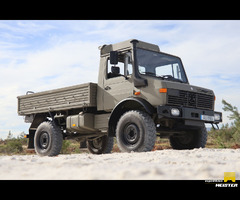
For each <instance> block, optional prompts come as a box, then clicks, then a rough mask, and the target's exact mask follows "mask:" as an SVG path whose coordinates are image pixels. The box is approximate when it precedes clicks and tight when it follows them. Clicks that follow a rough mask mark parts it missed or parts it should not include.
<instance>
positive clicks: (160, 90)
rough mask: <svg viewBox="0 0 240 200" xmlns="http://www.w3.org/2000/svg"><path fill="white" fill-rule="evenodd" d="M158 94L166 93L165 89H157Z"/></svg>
mask: <svg viewBox="0 0 240 200" xmlns="http://www.w3.org/2000/svg"><path fill="white" fill-rule="evenodd" d="M159 92H160V93H167V88H160V89H159Z"/></svg>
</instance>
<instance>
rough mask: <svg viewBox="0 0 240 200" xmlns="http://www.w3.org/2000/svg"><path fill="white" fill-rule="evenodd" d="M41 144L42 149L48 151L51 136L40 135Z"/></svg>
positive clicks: (46, 134)
mask: <svg viewBox="0 0 240 200" xmlns="http://www.w3.org/2000/svg"><path fill="white" fill-rule="evenodd" d="M39 143H40V147H41V148H42V149H47V147H48V145H49V135H48V133H47V132H42V134H41V135H40V140H39Z"/></svg>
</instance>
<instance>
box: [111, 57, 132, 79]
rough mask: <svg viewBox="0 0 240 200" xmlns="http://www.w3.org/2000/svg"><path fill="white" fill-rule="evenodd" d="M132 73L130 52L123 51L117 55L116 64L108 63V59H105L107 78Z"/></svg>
mask: <svg viewBox="0 0 240 200" xmlns="http://www.w3.org/2000/svg"><path fill="white" fill-rule="evenodd" d="M131 74H132V62H131V54H130V53H124V54H119V55H118V64H116V65H113V64H110V59H109V58H108V61H107V78H108V79H109V78H116V77H119V76H130V75H131Z"/></svg>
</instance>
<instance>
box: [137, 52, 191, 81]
mask: <svg viewBox="0 0 240 200" xmlns="http://www.w3.org/2000/svg"><path fill="white" fill-rule="evenodd" d="M137 61H138V70H139V73H140V74H144V75H149V76H154V77H157V78H161V79H166V80H168V81H177V82H182V83H186V82H187V78H186V75H185V72H184V70H183V67H182V62H181V60H180V59H179V58H178V57H175V56H171V55H168V54H165V53H159V52H154V51H148V50H145V49H137Z"/></svg>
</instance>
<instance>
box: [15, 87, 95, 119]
mask: <svg viewBox="0 0 240 200" xmlns="http://www.w3.org/2000/svg"><path fill="white" fill-rule="evenodd" d="M96 97H97V84H95V83H86V84H81V85H75V86H71V87H65V88H60V89H55V90H49V91H45V92H38V93H34V94H29V95H23V96H19V97H17V98H18V114H19V115H27V114H33V113H43V112H48V111H49V110H50V111H58V110H68V109H72V108H81V107H83V106H84V107H95V106H97V100H96Z"/></svg>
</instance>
